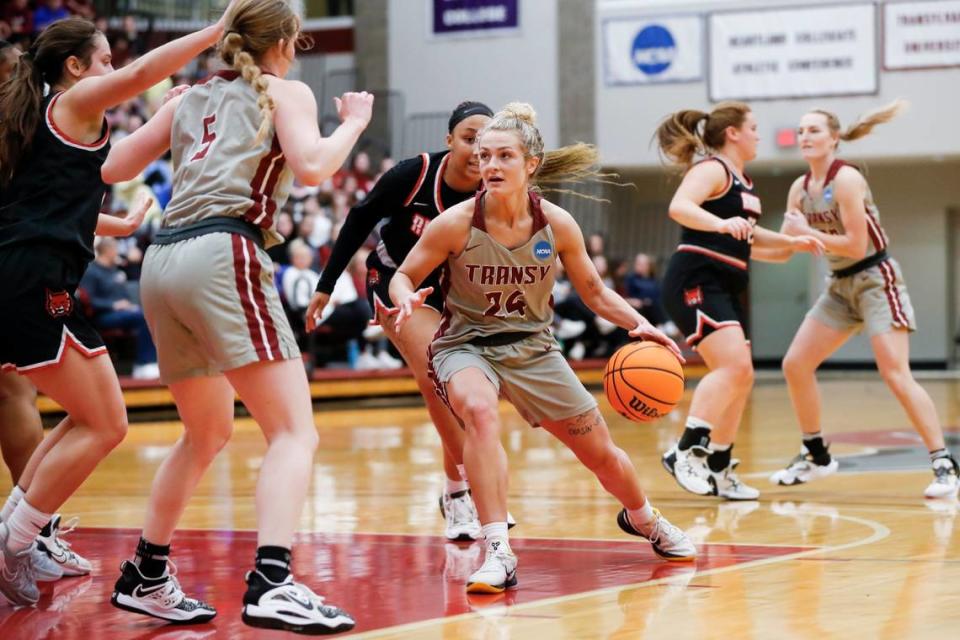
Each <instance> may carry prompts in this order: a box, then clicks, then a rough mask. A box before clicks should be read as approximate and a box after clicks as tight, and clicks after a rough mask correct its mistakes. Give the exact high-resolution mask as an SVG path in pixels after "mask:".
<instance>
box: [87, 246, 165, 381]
mask: <svg viewBox="0 0 960 640" xmlns="http://www.w3.org/2000/svg"><path fill="white" fill-rule="evenodd" d="M94 250H95V253H96V258H95V259H94V261H93V262H91V263H90V266H89V267H87V271H86V273H84V274H83V278H82V279H81V280H80V288H81V289H82V290H83V293H84V294H85V297H87V298H88V300H89V305H90V309H91V311H92V312H93V325H94V326H95V327H96V328H97V329H98V330H104V329H129V330H131V331H133V332H134V333H135V334H136V339H137V353H136V357H135V359H134V366H133V377H134V378H137V379H156V378H158V377H159V375H160V370H159V368H158V367H157V349H156V347H154V345H153V339H152V338H151V337H150V331H149V330H147V322H146V320H144V318H143V311H142V310H141V309H140V307H139V306H137V305H136V304H134V303H133V302H132V301H131V299H130V292H129V291H128V289H127V277H126V274H125V273H124V272H123V271H121V270H120V268H119V267H118V266H117V257H118V256H117V241H116V240H114V239H113V238H108V237H101V238H98V239H97V242H96V245H95V247H94Z"/></svg>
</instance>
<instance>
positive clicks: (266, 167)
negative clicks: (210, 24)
mask: <svg viewBox="0 0 960 640" xmlns="http://www.w3.org/2000/svg"><path fill="white" fill-rule="evenodd" d="M260 120H261V116H260V109H259V107H257V92H256V91H255V90H254V89H253V87H251V86H250V84H249V83H247V82H246V81H245V80H244V79H243V78H242V77H240V74H239V73H238V72H236V71H220V72H218V73H215V74H214V75H212V76H210V77H209V78H208V79H207V80H205V81H204V82H203V83H201V84H197V85H195V86H194V87H192V88H191V89H190V90H189V91H187V92H186V93H185V94H184V95H183V97H182V98H181V99H180V104H179V105H178V106H177V110H176V113H175V114H174V119H173V127H172V129H171V132H170V150H171V153H172V156H173V184H174V185H175V187H174V192H173V197H172V198H171V200H170V203H169V204H168V205H167V208H166V211H165V212H164V215H163V226H164V227H183V226H187V225H190V224H193V223H195V222H199V221H200V220H203V219H205V218H210V217H212V216H229V217H236V218H241V219H243V220H246V221H248V222H250V223H251V224H253V225H256V226H258V227H260V229H261V230H262V231H263V239H264V244H265V246H267V247H270V246H272V245H274V244H278V243H280V242H283V238H282V237H281V236H280V234H279V233H277V231H276V216H277V213H278V212H279V211H280V209H281V207H282V206H283V203H284V202H286V200H287V196H288V195H289V193H290V186H291V184H292V183H293V173H292V172H291V171H290V169H289V168H288V167H287V166H286V163H285V161H284V157H283V151H282V150H281V149H280V142H279V141H278V140H277V136H276V132H275V131H273V128H272V127H271V130H270V132H269V133H268V134H267V136H266V137H265V138H264V139H263V140H262V141H261V142H259V143H258V144H254V140H255V139H256V137H257V130H258V129H259V128H260Z"/></svg>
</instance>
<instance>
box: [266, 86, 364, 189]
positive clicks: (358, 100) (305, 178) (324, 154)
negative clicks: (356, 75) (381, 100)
mask: <svg viewBox="0 0 960 640" xmlns="http://www.w3.org/2000/svg"><path fill="white" fill-rule="evenodd" d="M270 95H271V96H272V97H273V99H274V102H275V103H276V107H277V110H276V113H275V114H274V123H275V125H276V131H277V137H278V138H279V140H280V148H281V149H283V155H284V157H285V158H286V161H287V164H288V165H289V167H290V169H291V170H292V171H293V174H294V175H295V176H296V177H297V179H298V180H299V181H300V182H301V183H303V184H305V185H310V186H316V185H318V184H320V183H321V182H323V181H324V180H326V179H327V178H329V177H330V176H332V175H333V174H334V173H336V171H337V169H339V168H340V167H341V166H342V165H343V163H344V161H345V160H346V159H347V156H348V155H350V151H351V149H353V146H354V145H355V144H356V143H357V140H358V139H359V138H360V134H361V133H363V130H364V129H366V128H367V124H368V123H369V122H370V117H371V115H372V113H373V94H370V93H367V92H366V91H361V92H359V93H352V92H350V93H345V94H343V96H341V97H340V98H334V100H335V101H336V104H337V113H338V115H339V116H340V126H339V127H337V130H336V131H334V132H333V134H332V135H331V136H330V137H328V138H324V137H323V136H322V135H321V134H320V126H319V124H318V118H317V100H316V98H315V97H314V96H313V91H311V90H310V87H308V86H307V85H305V84H304V83H302V82H299V81H296V80H279V81H273V82H271V83H270Z"/></svg>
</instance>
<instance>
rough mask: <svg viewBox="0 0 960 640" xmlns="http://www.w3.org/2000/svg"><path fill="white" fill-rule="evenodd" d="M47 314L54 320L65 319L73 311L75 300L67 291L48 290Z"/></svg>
mask: <svg viewBox="0 0 960 640" xmlns="http://www.w3.org/2000/svg"><path fill="white" fill-rule="evenodd" d="M46 307H47V313H49V314H50V316H51V317H54V318H63V317H65V316H68V315H70V313H71V312H72V311H73V298H71V297H70V294H69V293H67V292H66V291H50V290H49V289H47V304H46Z"/></svg>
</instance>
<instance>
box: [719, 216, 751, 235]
mask: <svg viewBox="0 0 960 640" xmlns="http://www.w3.org/2000/svg"><path fill="white" fill-rule="evenodd" d="M717 233H725V234H727V235H730V236H733V237H734V238H736V239H737V240H746V239H748V238H749V237H750V234H752V233H753V225H752V224H750V221H749V220H747V219H746V218H740V217H736V218H727V219H726V220H724V221H723V222H722V223H721V224H720V227H719V228H718V229H717Z"/></svg>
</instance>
